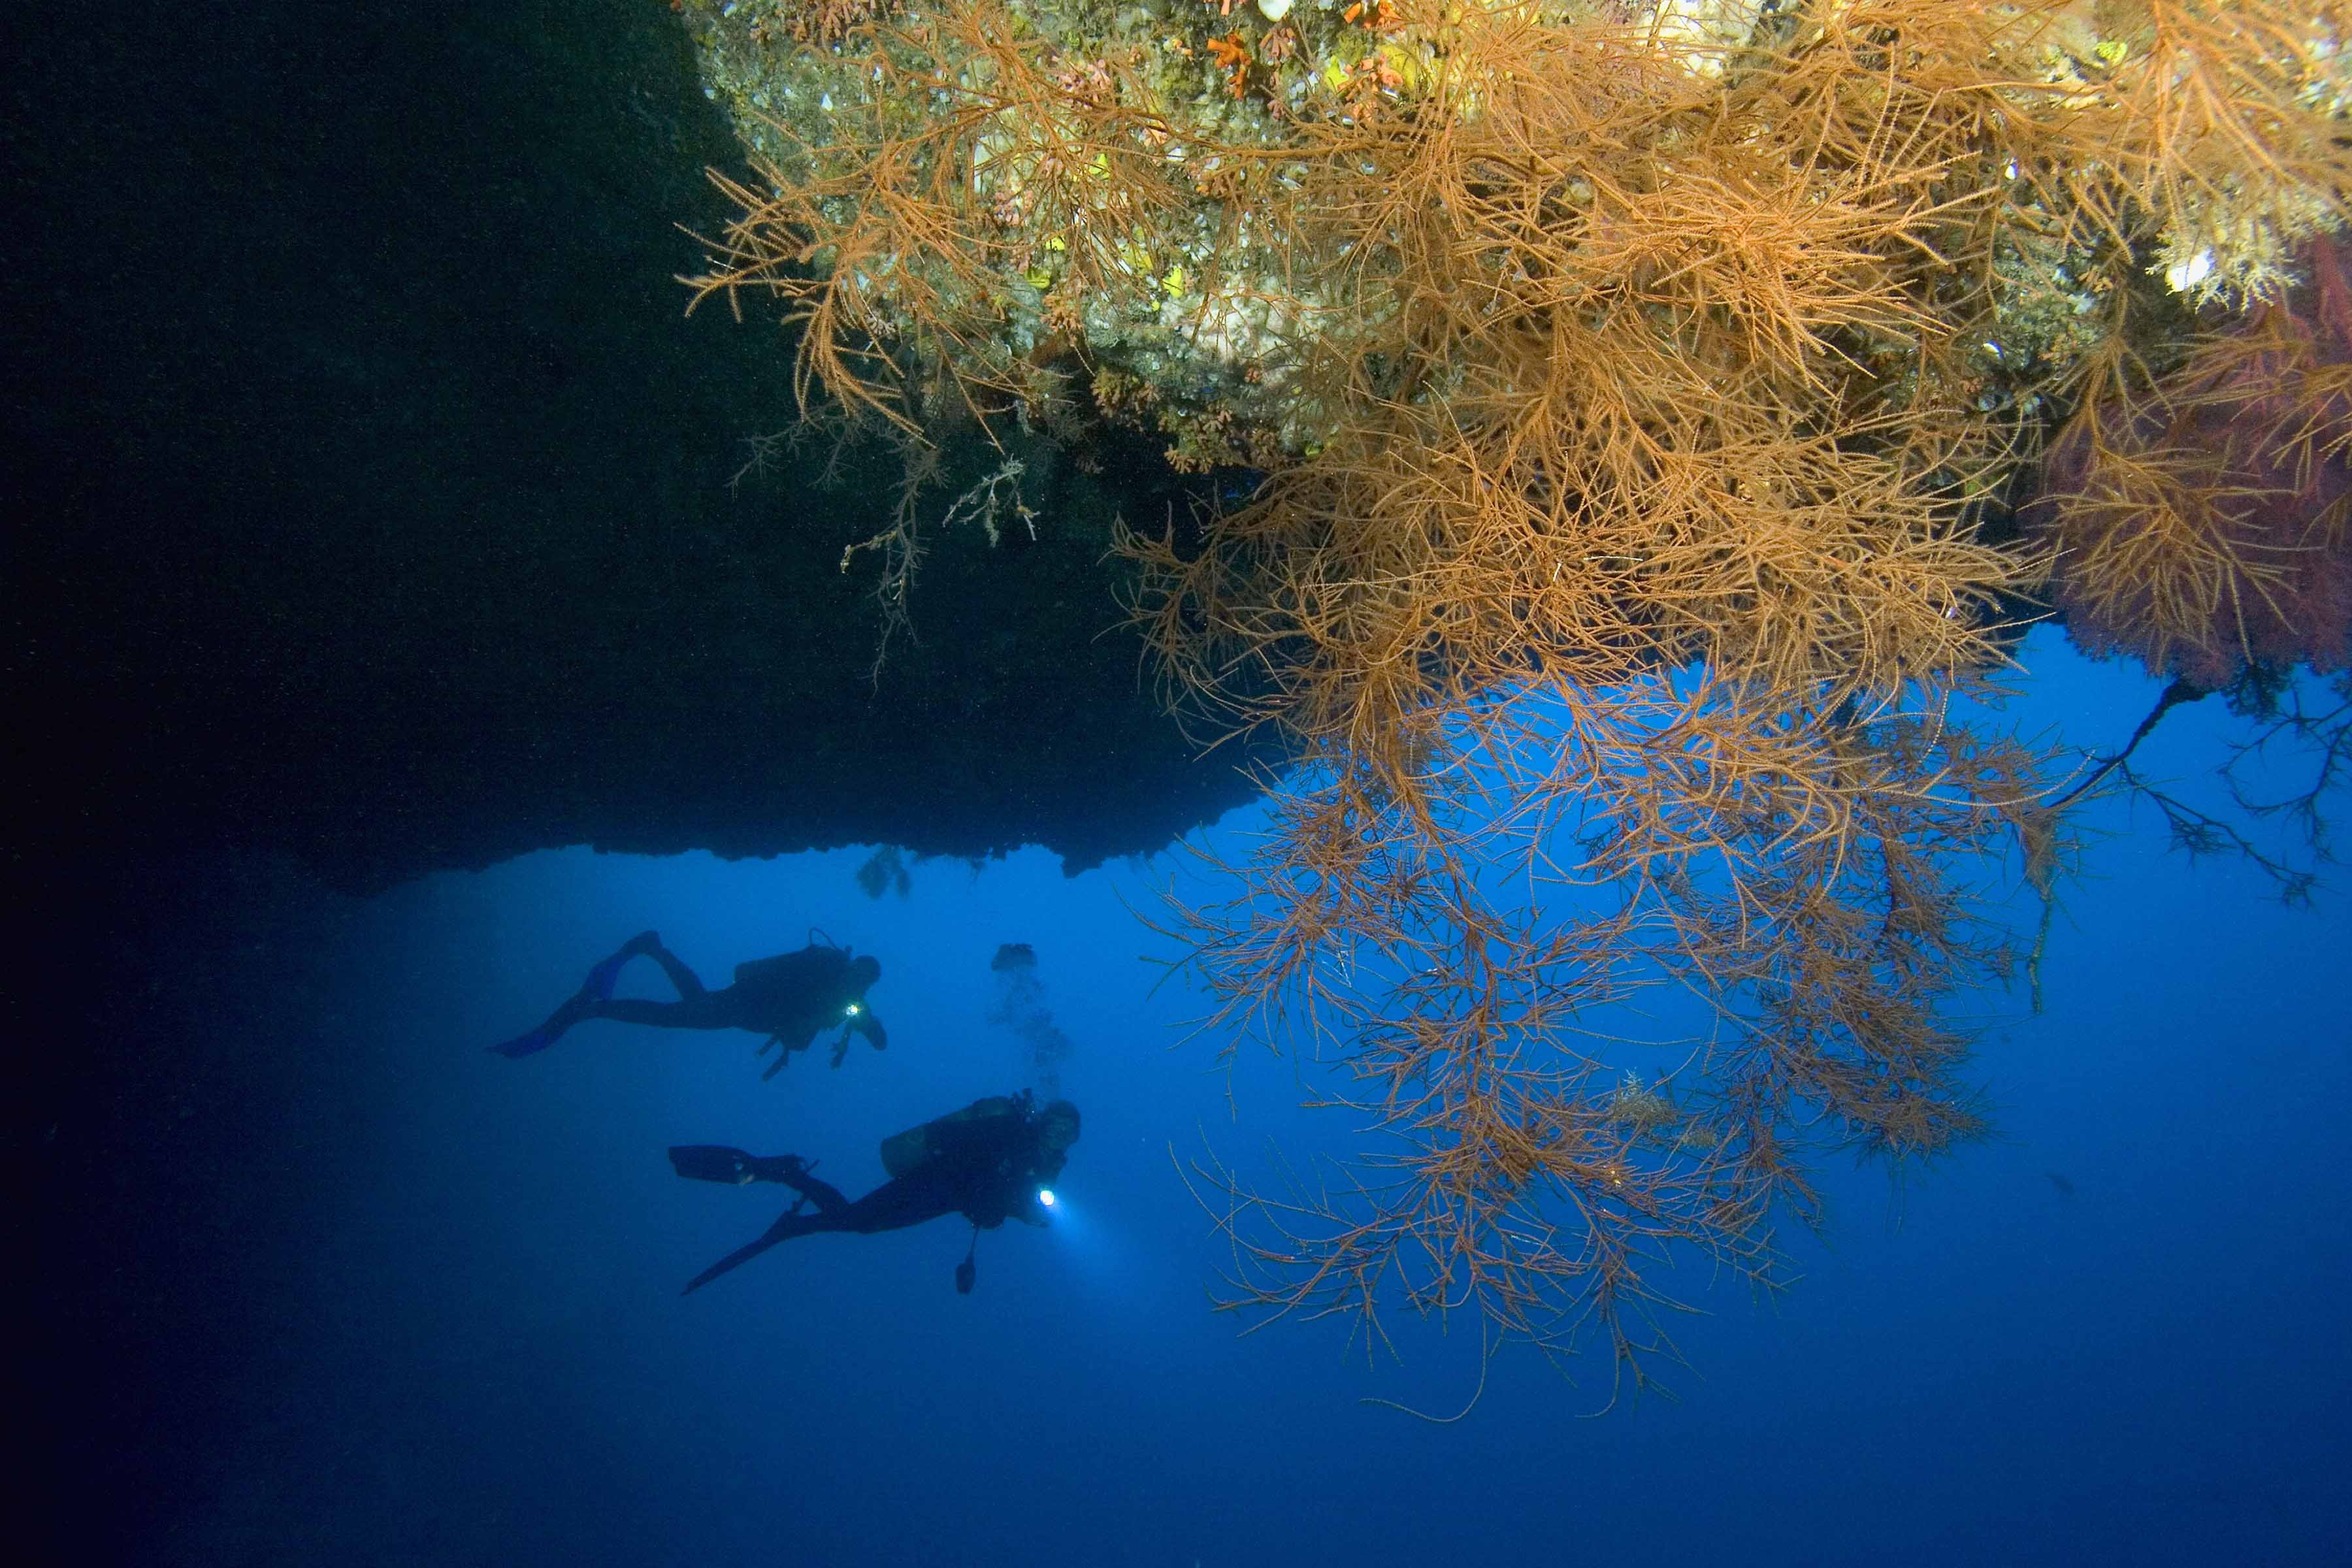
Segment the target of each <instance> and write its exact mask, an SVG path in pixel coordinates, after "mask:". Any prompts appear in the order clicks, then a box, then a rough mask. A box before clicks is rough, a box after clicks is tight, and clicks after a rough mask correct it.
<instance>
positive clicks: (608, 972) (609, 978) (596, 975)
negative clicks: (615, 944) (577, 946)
mask: <svg viewBox="0 0 2352 1568" xmlns="http://www.w3.org/2000/svg"><path fill="white" fill-rule="evenodd" d="M628 962H629V953H628V950H627V949H623V950H622V951H621V952H616V953H614V955H613V956H612V957H610V958H608V959H606V960H604V963H599V964H598V965H597V966H596V967H595V968H593V969H592V970H590V971H589V972H588V979H587V982H586V983H585V984H583V985H582V986H581V987H580V994H582V995H583V996H593V997H594V998H595V999H596V1000H597V1001H599V1002H610V1001H611V1000H612V999H613V987H614V985H617V984H620V980H621V965H623V964H625V963H628Z"/></svg>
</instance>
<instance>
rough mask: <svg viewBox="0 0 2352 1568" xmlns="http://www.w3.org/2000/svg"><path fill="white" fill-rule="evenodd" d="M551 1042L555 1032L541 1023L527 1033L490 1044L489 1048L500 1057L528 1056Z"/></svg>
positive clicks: (543, 1048)
mask: <svg viewBox="0 0 2352 1568" xmlns="http://www.w3.org/2000/svg"><path fill="white" fill-rule="evenodd" d="M553 1044H555V1032H554V1031H553V1030H551V1029H550V1028H548V1027H546V1026H544V1025H542V1026H540V1027H538V1028H536V1029H533V1030H532V1031H531V1032H530V1034H528V1035H517V1036H516V1037H514V1038H513V1039H511V1040H502V1041H500V1042H499V1044H497V1045H495V1046H492V1047H490V1049H492V1050H494V1051H496V1052H498V1054H499V1055H500V1056H502V1057H528V1056H535V1055H537V1054H538V1053H539V1052H541V1051H543V1050H545V1049H547V1047H550V1046H551V1045H553Z"/></svg>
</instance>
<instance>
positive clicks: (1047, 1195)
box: [1037, 1187, 1054, 1208]
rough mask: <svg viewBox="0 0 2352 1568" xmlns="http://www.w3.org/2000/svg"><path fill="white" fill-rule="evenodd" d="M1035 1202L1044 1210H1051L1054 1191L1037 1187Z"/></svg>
mask: <svg viewBox="0 0 2352 1568" xmlns="http://www.w3.org/2000/svg"><path fill="white" fill-rule="evenodd" d="M1037 1202H1038V1203H1039V1204H1041V1205H1044V1206H1045V1207H1046V1208H1052V1207H1053V1206H1054V1189H1053V1188H1051V1187H1039V1188H1038V1189H1037Z"/></svg>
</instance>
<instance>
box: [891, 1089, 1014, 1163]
mask: <svg viewBox="0 0 2352 1568" xmlns="http://www.w3.org/2000/svg"><path fill="white" fill-rule="evenodd" d="M1026 1098H1027V1097H1026V1096H1025V1095H1024V1096H1022V1097H1019V1098H1015V1097H1013V1096H1011V1095H1003V1094H992V1095H990V1096H989V1097H988V1098H987V1099H985V1100H973V1101H972V1102H971V1104H970V1105H967V1106H965V1107H964V1108H963V1109H962V1110H951V1111H950V1112H948V1114H946V1115H945V1116H935V1117H933V1118H931V1120H929V1121H926V1122H924V1123H923V1124H922V1125H921V1126H919V1127H909V1128H908V1129H907V1130H906V1131H904V1132H894V1133H892V1134H891V1135H890V1136H889V1137H887V1138H885V1139H884V1140H882V1168H883V1169H884V1170H886V1171H887V1172H889V1173H890V1175H891V1177H892V1178H893V1179H894V1180H895V1179H896V1178H898V1177H900V1176H907V1175H911V1174H913V1173H915V1172H917V1171H919V1170H921V1169H922V1168H923V1167H924V1166H925V1165H928V1164H929V1163H931V1161H932V1159H933V1158H934V1157H936V1156H937V1155H938V1153H939V1152H940V1149H941V1148H942V1147H944V1146H946V1145H948V1144H949V1143H950V1142H954V1141H955V1136H956V1134H955V1131H950V1129H955V1130H957V1131H962V1130H964V1129H965V1128H966V1127H967V1126H968V1124H970V1123H971V1122H975V1121H996V1120H998V1119H999V1118H1002V1117H1007V1116H1013V1117H1018V1116H1021V1115H1023V1114H1024V1112H1025V1109H1026V1108H1025V1107H1024V1105H1023V1104H1022V1100H1024V1099H1026Z"/></svg>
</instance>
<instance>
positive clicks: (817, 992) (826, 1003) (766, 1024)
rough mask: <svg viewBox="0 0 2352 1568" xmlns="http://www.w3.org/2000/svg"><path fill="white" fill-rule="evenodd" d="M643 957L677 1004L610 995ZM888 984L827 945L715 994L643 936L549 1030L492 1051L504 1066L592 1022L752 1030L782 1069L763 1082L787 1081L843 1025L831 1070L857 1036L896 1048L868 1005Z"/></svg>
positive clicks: (654, 935)
mask: <svg viewBox="0 0 2352 1568" xmlns="http://www.w3.org/2000/svg"><path fill="white" fill-rule="evenodd" d="M812 934H813V935H814V933H812ZM640 956H643V957H646V958H650V959H652V960H653V961H654V962H655V963H658V964H660V965H661V968H662V973H664V974H666V975H667V976H669V983H670V984H672V985H673V986H675V987H677V1001H675V1002H655V1001H651V1000H646V999H641V998H637V997H631V996H625V997H620V998H617V999H616V998H614V995H613V987H614V984H616V983H617V982H618V981H619V979H620V977H621V968H622V966H623V965H624V964H625V963H628V962H629V960H631V959H632V958H636V957H640ZM881 978H882V965H881V963H879V962H878V961H877V960H876V959H874V958H872V957H870V956H867V955H864V954H858V955H854V956H853V955H852V954H851V952H850V951H849V949H847V948H845V947H837V946H835V944H834V943H833V942H829V941H823V942H810V943H809V945H808V946H806V947H804V948H802V949H801V950H800V951H799V952H787V953H781V954H779V955H777V956H776V957H774V958H760V959H754V960H752V961H751V962H750V963H739V964H737V965H736V966H735V981H734V984H731V985H727V986H723V987H721V988H720V989H719V990H717V991H713V990H711V989H709V987H707V986H705V985H704V984H702V982H701V980H700V979H698V977H697V976H696V974H695V973H694V971H692V970H691V969H688V967H687V966H686V965H685V964H684V963H681V962H679V960H678V958H677V954H676V953H673V952H670V951H669V949H667V948H666V947H664V946H663V945H662V940H661V934H660V933H659V932H658V931H640V932H638V933H637V934H636V935H635V936H633V937H631V938H630V939H629V940H628V941H627V942H624V943H622V944H621V947H620V950H619V951H618V952H614V954H613V955H612V956H611V957H609V958H606V959H604V960H603V961H602V962H601V963H598V964H597V965H596V966H595V967H594V968H593V969H591V970H590V971H589V972H588V978H587V980H586V981H585V982H584V983H583V984H582V985H581V987H580V989H579V991H577V992H576V993H574V994H572V996H571V997H570V998H569V999H567V1000H566V1001H565V1002H564V1004H563V1005H562V1006H560V1007H558V1008H557V1009H556V1010H555V1011H554V1012H553V1013H551V1014H550V1015H548V1017H547V1021H546V1022H545V1023H543V1024H541V1025H540V1026H539V1027H538V1028H536V1029H533V1030H531V1031H530V1033H529V1034H526V1035H518V1036H516V1037H514V1038H513V1039H511V1040H506V1041H502V1042H501V1043H499V1044H498V1045H495V1046H492V1047H490V1049H492V1050H494V1051H496V1052H498V1053H499V1055H500V1056H502V1057H527V1056H531V1055H534V1054H536V1053H537V1052H540V1051H543V1050H545V1049H547V1047H550V1046H551V1045H553V1044H555V1042H556V1041H557V1040H559V1039H561V1038H562V1037H563V1034H564V1031H565V1030H567V1029H569V1028H571V1027H572V1025H574V1024H578V1023H583V1022H584V1021H586V1020H587V1019H590V1018H611V1019H613V1020H614V1021H615V1022H618V1023H623V1024H650V1025H652V1026H655V1027H656V1028H663V1029H748V1030H750V1031H751V1032H752V1033H753V1034H762V1035H765V1036H767V1040H766V1042H765V1043H763V1044H762V1045H761V1047H760V1049H759V1053H758V1054H759V1055H761V1056H765V1055H766V1054H767V1053H768V1052H769V1051H771V1050H773V1051H774V1052H775V1053H776V1059H775V1060H774V1061H773V1062H772V1063H770V1064H769V1066H768V1070H767V1071H766V1072H764V1073H762V1074H761V1075H760V1076H761V1079H772V1078H773V1077H775V1076H776V1074H778V1073H779V1072H782V1070H783V1068H784V1064H785V1063H786V1062H788V1061H790V1060H792V1058H793V1053H794V1052H795V1051H804V1050H807V1049H808V1048H809V1046H810V1044H811V1043H812V1042H814V1040H815V1038H816V1037H817V1034H818V1032H819V1031H820V1030H823V1029H826V1028H829V1027H831V1026H835V1025H836V1024H837V1025H839V1026H841V1033H840V1035H839V1036H838V1037H836V1038H835V1040H834V1042H833V1065H834V1066H835V1067H839V1066H840V1065H841V1064H842V1060H843V1058H845V1057H847V1056H848V1054H849V1037H850V1036H852V1035H853V1034H855V1035H863V1036H865V1037H866V1043H867V1044H868V1045H871V1046H872V1047H874V1048H875V1049H876V1050H877V1051H878V1050H882V1049H884V1048H885V1047H887V1045H888V1044H889V1037H888V1036H887V1034H886V1033H885V1031H884V1030H883V1027H882V1020H881V1019H879V1018H877V1017H876V1016H874V1009H873V1008H872V1007H870V1006H868V1005H866V992H867V991H868V990H869V989H871V988H872V986H873V984H874V983H875V982H876V981H877V980H879V979H881Z"/></svg>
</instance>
